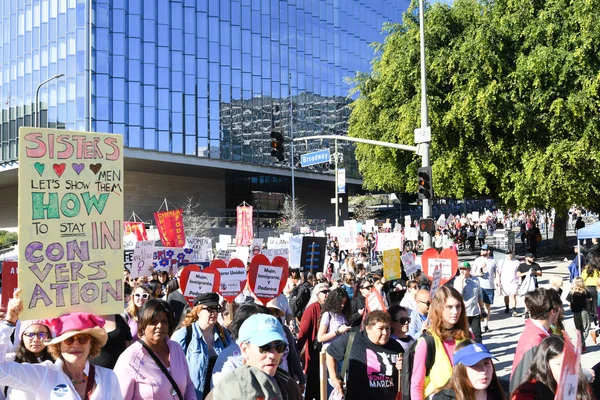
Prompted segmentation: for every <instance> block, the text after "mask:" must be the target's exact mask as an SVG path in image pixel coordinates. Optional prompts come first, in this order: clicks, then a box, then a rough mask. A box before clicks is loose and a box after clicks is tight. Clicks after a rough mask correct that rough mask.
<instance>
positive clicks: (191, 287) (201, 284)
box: [183, 271, 215, 297]
mask: <svg viewBox="0 0 600 400" xmlns="http://www.w3.org/2000/svg"><path fill="white" fill-rule="evenodd" d="M214 283H215V275H214V274H206V273H204V272H198V271H192V272H190V275H189V278H188V282H187V286H186V287H185V292H184V293H183V295H184V296H191V297H195V296H198V295H199V294H202V293H212V292H213V285H214Z"/></svg>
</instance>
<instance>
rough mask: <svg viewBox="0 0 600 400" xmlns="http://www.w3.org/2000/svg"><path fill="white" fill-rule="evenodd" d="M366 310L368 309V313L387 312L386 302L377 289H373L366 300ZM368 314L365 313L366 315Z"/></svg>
mask: <svg viewBox="0 0 600 400" xmlns="http://www.w3.org/2000/svg"><path fill="white" fill-rule="evenodd" d="M365 308H366V309H367V313H370V312H372V311H375V310H381V311H385V302H384V301H383V297H381V293H379V291H378V290H377V289H375V288H371V291H370V292H369V294H368V295H367V297H366V298H365ZM367 313H365V315H366V314H367Z"/></svg>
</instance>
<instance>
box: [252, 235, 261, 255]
mask: <svg viewBox="0 0 600 400" xmlns="http://www.w3.org/2000/svg"><path fill="white" fill-rule="evenodd" d="M263 242H264V239H263V238H254V239H252V245H251V246H250V254H251V255H253V256H255V255H257V254H260V251H261V250H262V245H263Z"/></svg>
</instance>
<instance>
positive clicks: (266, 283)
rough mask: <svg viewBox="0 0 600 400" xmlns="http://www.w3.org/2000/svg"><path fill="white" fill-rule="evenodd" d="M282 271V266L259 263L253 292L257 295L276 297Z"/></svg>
mask: <svg viewBox="0 0 600 400" xmlns="http://www.w3.org/2000/svg"><path fill="white" fill-rule="evenodd" d="M282 272H283V268H282V267H276V266H273V265H259V266H258V273H257V275H256V285H255V289H254V294H255V295H256V296H257V297H273V298H274V297H276V296H277V294H278V292H279V283H280V282H281V279H282V276H281V273H282Z"/></svg>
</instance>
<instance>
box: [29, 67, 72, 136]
mask: <svg viewBox="0 0 600 400" xmlns="http://www.w3.org/2000/svg"><path fill="white" fill-rule="evenodd" d="M63 76H65V74H56V75H54V76H53V77H51V78H48V79H46V80H45V81H43V82H42V83H40V84H39V85H38V87H37V89H35V121H34V123H33V127H34V128H38V127H39V126H40V121H39V120H38V119H39V116H40V106H39V104H40V89H41V88H42V86H44V85H45V84H46V83H48V82H50V81H51V80H53V79H58V78H61V77H63Z"/></svg>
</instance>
